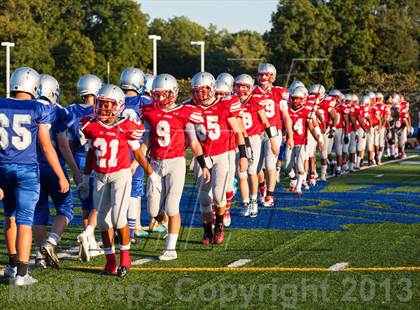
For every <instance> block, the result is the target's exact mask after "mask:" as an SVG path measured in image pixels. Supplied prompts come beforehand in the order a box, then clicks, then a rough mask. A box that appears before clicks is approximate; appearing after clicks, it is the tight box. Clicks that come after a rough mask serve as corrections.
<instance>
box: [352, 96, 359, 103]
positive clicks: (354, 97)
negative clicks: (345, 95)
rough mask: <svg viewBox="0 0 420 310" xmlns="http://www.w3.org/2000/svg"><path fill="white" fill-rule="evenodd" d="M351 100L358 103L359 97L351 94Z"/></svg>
mask: <svg viewBox="0 0 420 310" xmlns="http://www.w3.org/2000/svg"><path fill="white" fill-rule="evenodd" d="M351 101H352V102H353V103H358V102H359V97H358V96H357V95H356V94H352V95H351Z"/></svg>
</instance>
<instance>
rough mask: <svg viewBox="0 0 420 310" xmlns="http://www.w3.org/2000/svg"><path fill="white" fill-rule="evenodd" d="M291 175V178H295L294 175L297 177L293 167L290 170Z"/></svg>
mask: <svg viewBox="0 0 420 310" xmlns="http://www.w3.org/2000/svg"><path fill="white" fill-rule="evenodd" d="M289 177H290V178H291V179H293V178H294V177H296V174H295V171H294V170H293V169H292V170H290V172H289Z"/></svg>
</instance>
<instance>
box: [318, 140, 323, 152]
mask: <svg viewBox="0 0 420 310" xmlns="http://www.w3.org/2000/svg"><path fill="white" fill-rule="evenodd" d="M317 147H318V150H319V151H322V148H323V145H322V142H318V144H317Z"/></svg>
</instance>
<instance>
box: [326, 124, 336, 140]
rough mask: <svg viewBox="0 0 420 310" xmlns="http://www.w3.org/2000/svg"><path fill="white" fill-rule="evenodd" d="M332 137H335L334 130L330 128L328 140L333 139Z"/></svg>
mask: <svg viewBox="0 0 420 310" xmlns="http://www.w3.org/2000/svg"><path fill="white" fill-rule="evenodd" d="M334 135H335V128H334V127H331V128H330V131H329V132H328V139H332V138H334Z"/></svg>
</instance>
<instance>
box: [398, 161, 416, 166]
mask: <svg viewBox="0 0 420 310" xmlns="http://www.w3.org/2000/svg"><path fill="white" fill-rule="evenodd" d="M400 165H420V161H403V162H401V163H400Z"/></svg>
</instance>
